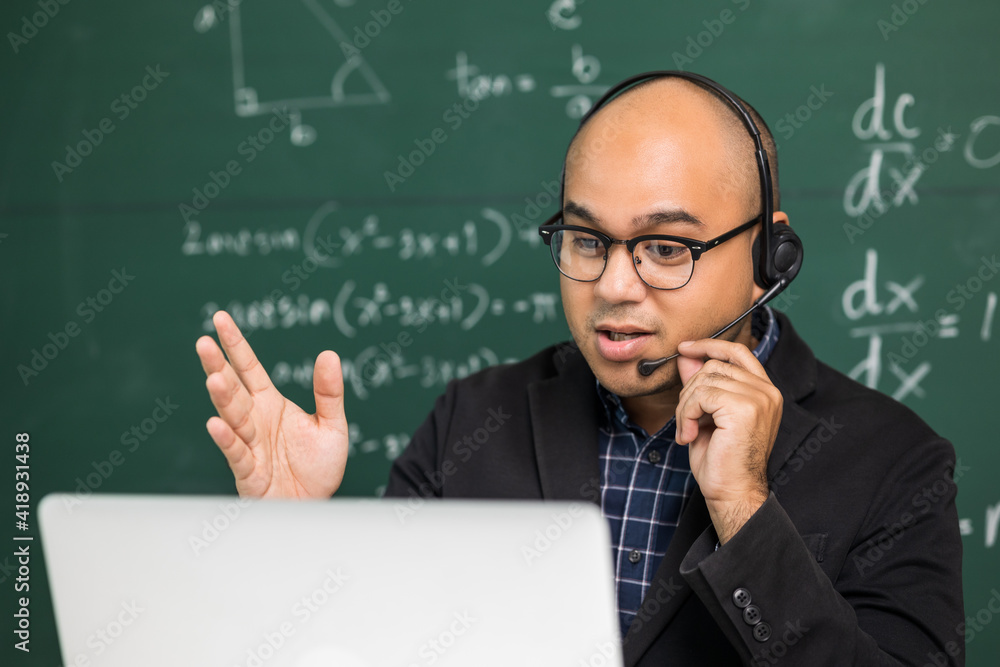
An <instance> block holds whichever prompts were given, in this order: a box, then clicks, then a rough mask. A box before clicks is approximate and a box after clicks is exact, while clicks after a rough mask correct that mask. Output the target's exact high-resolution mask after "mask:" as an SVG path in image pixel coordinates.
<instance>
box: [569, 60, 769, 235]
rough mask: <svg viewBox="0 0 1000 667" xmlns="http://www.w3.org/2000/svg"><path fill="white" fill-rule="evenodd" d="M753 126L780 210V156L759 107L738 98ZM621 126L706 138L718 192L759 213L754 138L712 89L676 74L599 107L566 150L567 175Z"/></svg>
mask: <svg viewBox="0 0 1000 667" xmlns="http://www.w3.org/2000/svg"><path fill="white" fill-rule="evenodd" d="M737 99H738V100H739V101H740V103H741V104H743V106H744V108H746V109H747V111H748V112H749V113H750V115H751V117H752V118H753V120H754V122H755V123H756V124H757V127H758V129H759V130H760V133H761V139H762V141H763V143H764V150H765V151H766V153H767V156H768V161H769V163H770V171H771V183H772V193H773V198H774V210H779V203H780V202H779V190H778V159H777V154H776V150H775V144H774V138H773V136H772V135H771V132H770V130H769V129H768V127H767V124H766V123H765V122H764V120H763V119H762V118H761V117H760V115H759V114H758V113H757V111H756V110H755V109H754V108H753V107H751V106H750V105H748V104H747V103H746V102H744V101H743V100H742V99H740V98H738V97H737ZM625 128H629V130H630V131H635V130H637V129H638V130H641V131H643V132H645V133H648V134H649V135H650V136H656V134H657V133H663V132H671V131H676V132H694V133H697V134H698V135H699V136H702V137H704V138H705V139H704V150H708V151H714V152H715V154H717V155H718V157H719V163H720V168H719V169H718V170H717V173H716V174H714V175H711V176H707V177H712V178H716V179H717V180H718V183H717V185H718V190H719V192H720V195H722V196H726V197H733V198H735V199H738V200H740V201H741V202H742V208H743V209H744V210H745V217H746V218H747V219H749V218H752V217H753V216H755V215H758V214H759V213H760V212H761V201H760V176H759V171H758V168H757V162H756V159H755V157H754V155H755V147H754V141H753V139H752V138H751V136H750V133H749V131H748V130H747V128H746V126H745V125H744V124H743V121H742V119H741V118H740V116H739V115H738V112H737V111H736V110H735V109H734V108H733V107H732V105H731V104H730V103H729V101H728V100H726V99H725V98H724V97H722V95H720V94H719V93H718V92H716V91H715V90H713V89H711V88H709V87H707V86H703V85H702V84H699V83H697V82H694V81H690V80H687V79H682V78H678V77H666V78H659V79H651V80H649V81H645V82H643V83H640V84H638V85H636V86H634V87H632V88H629V89H628V90H626V91H625V92H623V93H621V94H620V95H618V96H617V97H616V98H614V99H613V100H611V101H610V102H609V103H607V104H606V105H605V106H604V107H602V108H601V109H599V110H598V111H597V112H596V113H595V114H594V115H593V116H592V117H591V118H590V119H589V120H588V121H587V122H586V123H585V124H584V125H583V126H582V127H581V128H580V129H579V130H578V131H577V133H576V135H575V136H574V138H573V141H572V142H571V143H570V147H569V150H568V151H567V154H566V164H565V169H566V174H567V177H572V170H573V169H574V168H575V167H577V166H580V165H582V164H584V163H585V162H587V161H590V160H599V159H600V156H601V152H602V149H603V147H604V146H606V145H607V142H610V141H614V140H615V138H616V137H618V136H620V135H621V134H622V132H623V131H624V130H625Z"/></svg>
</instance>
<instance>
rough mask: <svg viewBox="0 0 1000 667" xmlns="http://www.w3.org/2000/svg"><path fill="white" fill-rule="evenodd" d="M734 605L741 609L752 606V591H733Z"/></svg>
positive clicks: (739, 589)
mask: <svg viewBox="0 0 1000 667" xmlns="http://www.w3.org/2000/svg"><path fill="white" fill-rule="evenodd" d="M733 604H734V605H736V606H737V607H739V608H740V609H743V608H744V607H746V606H747V605H748V604H750V591H748V590H747V589H745V588H737V589H736V590H735V591H733Z"/></svg>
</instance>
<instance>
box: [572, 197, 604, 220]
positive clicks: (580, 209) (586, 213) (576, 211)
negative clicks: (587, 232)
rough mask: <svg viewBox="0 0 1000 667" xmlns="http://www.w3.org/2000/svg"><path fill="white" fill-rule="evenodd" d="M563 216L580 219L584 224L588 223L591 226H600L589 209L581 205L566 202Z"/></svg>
mask: <svg viewBox="0 0 1000 667" xmlns="http://www.w3.org/2000/svg"><path fill="white" fill-rule="evenodd" d="M563 215H564V216H566V215H573V216H576V217H578V218H582V219H583V221H584V222H589V223H590V224H592V225H599V224H601V223H600V221H599V220H598V219H597V216H596V215H594V214H593V213H591V211H590V209H589V208H587V207H586V206H584V205H583V204H577V203H576V202H575V201H570V202H566V205H565V206H563Z"/></svg>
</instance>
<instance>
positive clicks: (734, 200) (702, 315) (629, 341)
mask: <svg viewBox="0 0 1000 667" xmlns="http://www.w3.org/2000/svg"><path fill="white" fill-rule="evenodd" d="M676 99H677V98H676V94H675V96H674V97H673V98H672V103H671V105H670V108H669V109H668V110H666V111H665V110H664V106H659V108H654V107H650V106H649V105H643V104H642V103H641V102H640V103H639V105H638V106H636V107H633V108H628V109H624V110H622V109H616V108H615V107H614V105H612V106H609V107H608V108H606V109H604V110H602V112H601V113H600V114H599V115H596V116H595V117H594V118H593V119H591V122H590V123H588V125H587V126H586V127H585V128H584V129H583V131H582V132H581V134H580V135H579V136H578V137H577V140H576V143H575V144H574V147H575V148H574V150H573V151H571V153H570V157H569V159H568V161H567V166H566V192H565V201H564V211H566V216H565V219H564V224H570V225H581V226H584V227H588V228H592V229H596V230H599V231H602V232H604V233H605V234H607V235H608V236H611V237H612V238H615V239H620V240H625V239H630V238H634V237H636V236H639V235H642V234H671V235H675V236H684V237H689V238H693V239H698V240H701V241H705V240H708V239H711V238H714V237H716V236H718V235H720V234H723V233H725V232H727V231H729V230H731V229H733V228H735V227H737V226H739V225H741V224H743V223H744V222H746V221H747V220H749V219H750V218H752V217H753V216H754V215H755V214H756V213H757V211H748V210H747V206H746V200H745V198H743V197H741V196H739V193H738V192H735V191H734V190H733V189H732V187H731V186H729V187H727V186H726V185H725V183H727V182H728V181H727V179H726V173H727V172H726V171H725V170H726V166H727V162H726V160H727V151H726V146H725V143H724V142H725V139H724V131H723V130H722V129H720V125H719V123H718V120H717V117H716V115H715V114H714V113H713V112H712V111H711V109H710V107H709V106H708V104H707V102H705V101H703V100H699V99H698V98H696V97H695V96H692V95H688V96H686V97H684V98H683V100H682V101H681V102H677V101H676ZM616 114H618V117H616ZM609 127H611V128H612V130H610V131H609V129H608V128H609ZM609 137H610V139H609ZM660 214H665V215H660ZM657 217H658V218H659V219H657ZM664 218H667V219H669V220H673V221H668V222H663V219H664ZM759 231H760V227H754V228H752V229H751V230H749V231H747V232H745V233H744V234H741V235H739V236H737V237H736V238H733V239H731V240H729V241H727V242H725V243H724V244H722V245H720V246H718V247H716V248H714V249H713V250H711V251H710V252H708V253H706V254H705V255H703V256H702V257H701V259H699V260H698V261H697V262H695V267H694V275H693V276H692V277H691V280H690V282H688V284H687V285H685V286H684V287H682V288H680V289H676V290H656V289H653V288H651V287H649V286H647V285H646V284H645V283H644V282H643V281H642V279H640V277H639V275H638V274H637V273H636V270H635V267H634V266H633V264H632V258H631V256H630V255H629V252H628V249H627V248H625V247H624V246H623V245H614V246H612V248H611V251H610V253H609V256H608V260H607V267H606V268H605V270H604V274H603V275H602V276H601V278H600V279H599V280H597V281H595V282H578V281H574V280H571V279H569V278H567V277H565V276H562V275H561V276H560V281H561V282H560V286H561V290H562V300H563V309H564V310H565V313H566V320H567V323H568V324H569V328H570V331H571V333H572V335H573V338H574V340H575V341H576V343H577V345H579V347H580V350H581V351H582V352H583V355H584V357H585V358H586V360H587V362H588V363H589V364H590V367H591V369H592V370H593V372H594V374H595V375H596V376H597V378H598V380H600V381H601V384H603V385H604V386H605V387H607V388H608V389H610V390H611V391H613V392H614V393H616V394H618V395H620V396H624V397H633V396H642V395H647V394H652V393H657V392H661V391H674V392H676V391H679V383H678V377H677V366H676V362H675V361H671V362H669V363H667V364H666V365H665V366H663V367H662V368H660V369H659V370H657V371H655V372H654V373H653V374H652V375H651V376H649V377H643V376H641V375H640V374H639V373H638V369H637V364H638V363H639V362H640V361H641V360H643V359H649V360H652V359H657V358H660V357H665V356H670V355H672V354H674V353H675V352H676V351H677V345H678V343H680V342H681V341H684V340H697V339H699V338H706V337H709V336H711V335H712V334H714V333H715V332H716V331H718V330H719V329H721V328H723V327H724V326H725V325H727V324H728V323H729V322H730V321H732V320H733V319H734V318H736V317H738V316H739V315H740V314H742V313H743V311H745V310H746V309H747V308H749V307H750V305H751V303H752V302H753V300H754V299H755V298H757V297H759V296H760V294H761V293H762V292H763V290H761V289H760V288H759V287H756V286H755V285H754V283H753V275H752V273H753V269H752V258H751V245H752V241H753V238H754V237H755V235H756V234H757V233H758V232H759ZM749 319H750V318H747V319H746V320H744V321H743V322H741V323H740V324H739V325H737V326H735V327H733V328H732V329H730V330H729V331H728V332H726V333H725V334H723V336H722V338H725V339H727V340H732V341H737V342H741V343H744V344H748V343H749V342H750V333H749V332H750V326H749Z"/></svg>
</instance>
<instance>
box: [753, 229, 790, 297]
mask: <svg viewBox="0 0 1000 667" xmlns="http://www.w3.org/2000/svg"><path fill="white" fill-rule="evenodd" d="M771 221H772V223H773V224H775V225H787V224H788V214H787V213H785V212H784V211H775V212H774V214H773V215H772V216H771ZM763 233H764V228H763V226H761V228H760V229H757V230H756V232H755V234H754V237H753V246H752V247H753V251H752V252H753V275H754V285H753V300H754V301H756V300H757V299H759V298H760V297H762V296H764V293H765V292H766V291H767V289H765V288H764V287H762V286H761V283H762V282H763V280H762V279H761V278H760V266H761V263H762V262H761V257H760V235H761V234H763Z"/></svg>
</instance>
